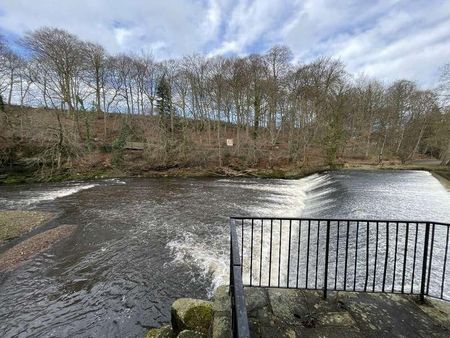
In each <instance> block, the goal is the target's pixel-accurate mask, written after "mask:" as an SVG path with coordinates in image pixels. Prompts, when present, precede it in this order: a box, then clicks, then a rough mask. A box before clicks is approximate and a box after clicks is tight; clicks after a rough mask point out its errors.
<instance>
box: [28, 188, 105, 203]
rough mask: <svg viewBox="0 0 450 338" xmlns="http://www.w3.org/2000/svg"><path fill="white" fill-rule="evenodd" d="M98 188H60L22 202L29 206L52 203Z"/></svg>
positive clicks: (38, 194)
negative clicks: (58, 199)
mask: <svg viewBox="0 0 450 338" xmlns="http://www.w3.org/2000/svg"><path fill="white" fill-rule="evenodd" d="M96 186H98V184H80V185H75V186H72V187H67V188H60V189H58V190H50V191H44V192H39V193H37V194H36V195H35V196H33V197H29V198H26V199H24V200H22V201H21V202H22V203H23V204H28V205H29V204H37V203H41V202H45V201H52V200H55V199H57V198H61V197H66V196H69V195H73V194H76V193H77V192H80V191H82V190H87V189H91V188H94V187H96Z"/></svg>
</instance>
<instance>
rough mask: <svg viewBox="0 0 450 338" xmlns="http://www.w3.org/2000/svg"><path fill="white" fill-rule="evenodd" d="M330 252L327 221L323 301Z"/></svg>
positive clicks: (326, 284)
mask: <svg viewBox="0 0 450 338" xmlns="http://www.w3.org/2000/svg"><path fill="white" fill-rule="evenodd" d="M329 251H330V221H327V237H326V244H325V272H324V278H323V279H324V281H323V283H324V284H323V299H327V287H328V258H329V257H328V254H329ZM336 264H337V262H336Z"/></svg>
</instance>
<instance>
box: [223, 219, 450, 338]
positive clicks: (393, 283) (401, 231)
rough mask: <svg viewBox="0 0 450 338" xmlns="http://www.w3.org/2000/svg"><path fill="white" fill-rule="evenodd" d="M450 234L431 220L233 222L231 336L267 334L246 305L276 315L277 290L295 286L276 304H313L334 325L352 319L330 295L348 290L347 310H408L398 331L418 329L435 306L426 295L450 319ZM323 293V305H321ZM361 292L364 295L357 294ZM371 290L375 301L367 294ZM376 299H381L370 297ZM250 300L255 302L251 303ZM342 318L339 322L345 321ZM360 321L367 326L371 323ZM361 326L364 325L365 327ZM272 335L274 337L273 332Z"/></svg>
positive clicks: (440, 331)
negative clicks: (406, 327)
mask: <svg viewBox="0 0 450 338" xmlns="http://www.w3.org/2000/svg"><path fill="white" fill-rule="evenodd" d="M449 232H450V224H446V223H441V222H431V221H398V220H358V219H308V218H256V217H232V218H231V219H230V245H231V247H230V288H229V293H230V297H231V310H232V311H231V312H232V332H233V336H234V337H249V336H250V335H251V336H261V332H259V331H260V326H261V325H265V324H264V323H258V318H257V316H256V317H254V318H252V319H251V320H250V325H249V318H248V309H247V307H251V309H250V310H251V311H253V312H254V313H255V311H254V310H255V309H256V308H258V306H259V308H258V309H257V310H258V311H257V312H258V313H259V314H258V316H260V315H261V313H264V311H265V310H264V309H266V310H267V309H269V308H270V311H273V308H274V307H276V305H273V302H274V301H273V299H272V298H273V297H274V295H275V294H276V292H281V291H275V290H277V289H290V290H287V291H286V293H284V294H283V293H278V294H276V299H280V297H281V298H283V297H284V298H285V302H286V304H287V303H291V305H292V304H294V305H292V306H293V307H297V308H298V307H300V308H301V307H302V304H295V303H296V302H298V303H301V302H306V303H308V302H309V303H311V302H312V303H315V304H314V306H315V309H316V311H315V312H316V313H317V316H321V317H322V322H325V321H327V320H328V321H329V320H330V319H329V316H330V313H332V314H333V315H335V314H338V317H339V316H344V317H345V316H350V315H349V314H348V313H347V314H345V311H344V312H342V313H341V312H340V310H342V309H339V306H338V305H339V304H338V303H336V302H334V305H333V304H331V303H333V302H331V303H330V300H326V299H327V297H328V296H329V295H328V294H329V292H333V297H334V299H336V298H339V293H338V292H342V291H345V292H346V293H344V294H342V293H341V295H342V296H341V299H344V298H346V302H347V303H348V304H350V305H348V306H353V307H354V306H356V307H361V304H365V305H367V306H369V308H370V307H372V310H375V311H376V310H377V306H375V305H374V304H378V307H379V309H383V311H385V312H387V313H389V311H391V314H392V316H395V315H396V313H397V312H398V311H399V310H400V311H403V312H404V313H410V314H411V317H408V318H405V317H403V318H402V320H401V323H400V320H399V324H398V326H399V327H400V326H402V325H405V324H404V323H405V321H406V322H407V321H408V320H411V321H413V322H415V324H416V325H418V323H419V324H420V321H418V319H417V318H419V317H420V316H418V315H417V314H416V312H420V313H422V314H423V311H424V310H423V309H421V308H420V306H421V304H424V303H426V302H427V304H428V305H429V304H430V303H429V301H428V300H427V298H436V299H439V300H440V302H439V303H442V304H444V305H442V304H441V305H442V306H443V307H444V310H442V309H441V310H440V311H441V312H442V311H444V313H445V312H446V311H447V312H446V316H447V317H448V314H449V313H450V312H448V310H449V309H450V307H448V305H449V304H450V303H448V302H449V301H450V281H449V279H450V276H449V273H448V270H449V269H448V268H447V258H448V256H449ZM255 288H256V289H258V290H260V291H256V290H255ZM252 290H253V291H252ZM265 290H268V291H265ZM297 290H298V291H297ZM318 291H320V292H321V298H322V299H323V300H325V301H324V302H322V303H320V301H319V299H318V293H317V292H318ZM274 292H275V293H274ZM347 292H349V293H347ZM355 292H358V293H363V294H361V295H357V296H354V295H355V294H354V293H355ZM369 293H370V294H371V296H364V294H369ZM375 294H379V295H375ZM397 294H400V295H411V296H409V297H410V298H409V300H410V301H407V302H406V303H405V302H403V300H402V301H400V300H398V299H397V300H394V298H392V297H398V296H397ZM255 295H259V296H257V298H258V297H259V298H258V299H259V301H258V302H257V303H258V304H259V305H256V306H255V304H253V305H251V303H252V302H254V299H255ZM270 295H272V298H271V297H270ZM287 295H290V296H287ZM349 295H353V296H349ZM373 295H375V297H378V298H376V299H375V298H371V297H373ZM390 295H393V296H390ZM246 296H248V297H249V298H250V299H247V300H246V299H245V297H246ZM412 296H414V297H416V299H412V298H411V297H412ZM349 297H350V298H351V299H350V298H349ZM270 299H272V303H271V302H270ZM295 299H296V300H295ZM302 299H303V301H302ZM355 299H356V300H355ZM294 300H295V301H294ZM442 301H444V302H445V303H443V302H442ZM275 302H276V301H275ZM416 303H417V304H416ZM261 304H262V305H261ZM336 304H337V305H336ZM342 304H343V303H342ZM383 304H384V305H383ZM394 305H395V306H394ZM441 305H439V306H440V307H442V306H441ZM292 306H291V307H292ZM303 306H304V304H303ZM250 310H249V311H250ZM291 310H292V309H291ZM380 311H381V310H380ZM291 312H292V311H291ZM293 312H295V311H293ZM301 312H302V311H301V310H300V313H301ZM290 315H292V313H291V314H290ZM377 315H378V316H379V315H380V314H377V313H374V312H373V311H367V313H366V314H364V316H369V317H370V316H373V317H374V318H375V317H377ZM301 316H302V315H301V314H300V315H299V314H297V317H299V318H298V319H299V320H298V322H299V323H303V324H302V325H303V326H304V327H305V326H306V327H307V326H308V325H313V326H315V325H316V324H315V323H317V322H318V321H319V320H318V319H317V318H313V319H311V318H309V319H308V318H306V319H305V318H301ZM294 317H295V316H294ZM353 317H355V316H353ZM356 317H357V316H356ZM326 318H328V319H326ZM339 318H340V319H339V320H338V322H342V320H343V319H342V318H341V317H339ZM345 318H347V317H345ZM345 318H344V319H345ZM348 318H350V317H348ZM414 318H415V319H414ZM266 319H267V318H266ZM266 319H265V320H264V321H266ZM350 319H351V318H350ZM334 320H335V319H331V322H333V321H334ZM267 321H268V322H269V320H268V319H267ZM352 321H353V319H352ZM427 321H428V322H429V323H428V324H430V323H431V324H433V323H434V319H433V318H431V317H430V319H427V318H425V319H424V320H423V323H427ZM252 322H253V324H252ZM272 322H274V321H272ZM284 322H286V321H284ZM344 322H345V320H344ZM353 322H354V321H353ZM362 322H363V324H362V325H364V323H368V322H370V321H369V320H367V321H362ZM380 322H382V320H380ZM293 323H295V320H294V321H293ZM305 323H306V324H305ZM308 323H309V324H308ZM354 324H355V325H356V322H355V323H354ZM428 324H424V325H428ZM447 324H448V323H447ZM274 325H275V326H276V324H274ZM358 325H359V327H360V328H361V323H359V324H358ZM269 326H270V325H269ZM438 326H439V325H438ZM441 326H442V325H441ZM252 328H253V329H252ZM379 329H380V331H382V330H383V329H386V328H381V326H380V328H379ZM427 330H430V328H427ZM431 330H432V331H434V333H437V335H438V336H439V335H440V334H444V336H445V334H448V332H449V331H448V327H445V325H443V326H442V327H441V328H440V329H431ZM255 331H258V333H257V332H255ZM269 332H272V333H271V334H274V333H273V332H274V331H273V328H272V329H271V330H269ZM293 332H295V330H294V331H293ZM379 333H382V332H378V334H379ZM263 336H264V335H263Z"/></svg>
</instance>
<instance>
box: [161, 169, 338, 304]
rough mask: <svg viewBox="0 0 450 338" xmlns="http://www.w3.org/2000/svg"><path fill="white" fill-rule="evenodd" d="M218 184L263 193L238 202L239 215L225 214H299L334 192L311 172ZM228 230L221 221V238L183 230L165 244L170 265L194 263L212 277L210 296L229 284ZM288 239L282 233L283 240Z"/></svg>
mask: <svg viewBox="0 0 450 338" xmlns="http://www.w3.org/2000/svg"><path fill="white" fill-rule="evenodd" d="M219 183H220V184H222V185H226V186H227V187H228V188H229V189H240V190H241V189H251V190H253V191H254V194H255V195H256V196H262V197H261V199H260V200H259V201H258V202H257V203H255V204H253V205H252V204H250V203H249V204H244V205H241V206H240V209H241V215H227V216H255V217H264V216H270V217H301V216H302V214H303V211H304V209H305V206H306V205H307V204H308V205H309V204H310V203H311V201H316V202H317V201H319V199H320V201H321V204H322V206H323V205H324V203H327V198H328V195H329V194H330V193H332V192H333V191H334V189H332V188H327V186H328V185H330V184H331V183H332V181H331V178H330V176H329V175H327V174H314V175H311V176H308V177H305V178H302V179H299V180H290V181H284V180H277V181H276V184H267V182H262V183H261V184H258V183H255V181H252V182H251V184H248V183H247V181H245V180H228V179H224V180H219ZM206 226H208V225H206ZM228 231H229V229H228V224H227V223H224V224H223V227H222V231H221V234H220V237H221V238H220V239H218V238H211V237H210V236H204V235H200V234H198V233H192V232H189V231H185V230H184V231H183V232H182V235H181V236H180V237H178V238H177V239H174V240H171V241H170V242H169V243H167V247H168V248H169V249H170V250H171V252H172V254H173V255H174V256H175V259H174V260H173V261H172V262H171V264H184V265H186V264H187V265H190V264H194V265H195V266H197V267H198V268H199V269H200V270H201V271H202V273H203V274H204V275H205V276H212V284H211V286H210V287H209V288H208V294H209V295H212V294H213V292H214V290H215V289H216V288H217V287H219V286H220V285H223V284H227V283H228V278H229V240H228V237H229V235H228V234H229V232H228ZM275 232H276V230H275ZM275 232H274V236H275ZM215 236H217V235H215ZM287 240H288V239H287V238H285V236H284V237H283V241H287ZM285 246H286V245H285ZM247 247H248V246H247ZM283 259H284V258H283ZM282 263H283V262H282Z"/></svg>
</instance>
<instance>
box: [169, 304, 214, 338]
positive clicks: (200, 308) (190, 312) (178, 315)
mask: <svg viewBox="0 0 450 338" xmlns="http://www.w3.org/2000/svg"><path fill="white" fill-rule="evenodd" d="M171 317H172V327H173V331H174V332H175V333H176V334H178V333H180V332H181V331H184V330H192V331H197V332H200V333H203V334H208V331H209V328H210V326H211V323H212V319H213V305H212V303H211V302H208V301H205V300H199V299H191V298H180V299H178V300H176V301H175V302H174V303H173V304H172V308H171Z"/></svg>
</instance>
